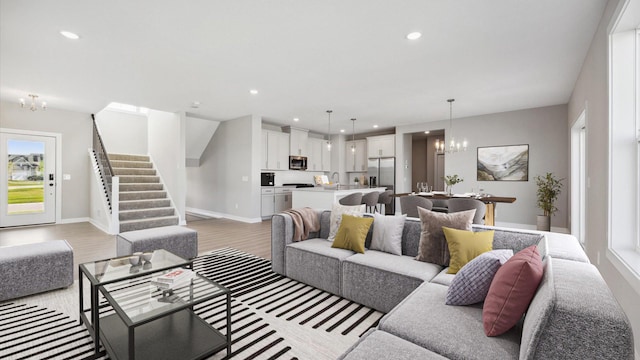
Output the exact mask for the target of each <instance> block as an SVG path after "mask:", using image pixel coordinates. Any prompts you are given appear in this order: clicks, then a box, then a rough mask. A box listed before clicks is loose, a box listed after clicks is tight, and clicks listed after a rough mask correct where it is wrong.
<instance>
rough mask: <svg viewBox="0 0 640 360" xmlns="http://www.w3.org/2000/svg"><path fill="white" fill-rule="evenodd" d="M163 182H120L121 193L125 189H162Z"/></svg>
mask: <svg viewBox="0 0 640 360" xmlns="http://www.w3.org/2000/svg"><path fill="white" fill-rule="evenodd" d="M162 190H164V185H163V184H162V183H127V184H120V193H122V192H124V191H162Z"/></svg>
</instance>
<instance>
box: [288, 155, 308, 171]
mask: <svg viewBox="0 0 640 360" xmlns="http://www.w3.org/2000/svg"><path fill="white" fill-rule="evenodd" d="M289 170H307V157H306V156H289Z"/></svg>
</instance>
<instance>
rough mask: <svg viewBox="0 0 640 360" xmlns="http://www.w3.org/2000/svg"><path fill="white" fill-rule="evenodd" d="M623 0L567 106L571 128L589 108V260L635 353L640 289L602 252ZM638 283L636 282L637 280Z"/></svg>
mask: <svg viewBox="0 0 640 360" xmlns="http://www.w3.org/2000/svg"><path fill="white" fill-rule="evenodd" d="M618 3H619V1H616V0H612V1H609V3H608V4H607V8H606V10H605V14H604V16H603V17H602V20H601V22H600V25H599V27H598V31H597V32H596V34H595V36H594V38H593V41H592V43H591V47H590V49H589V53H588V54H587V57H586V59H585V61H584V64H583V65H582V71H581V72H580V76H579V77H578V80H577V81H576V86H575V88H574V90H573V94H572V96H571V100H570V101H569V105H568V122H569V124H568V126H567V128H570V127H571V125H572V124H573V123H574V122H575V121H576V120H577V119H578V116H580V113H581V112H582V111H583V110H584V109H585V108H586V109H587V112H586V114H587V121H586V122H587V177H588V178H589V182H590V186H589V187H588V188H587V204H588V206H587V208H586V236H585V238H586V240H585V247H586V251H587V254H588V255H589V258H590V259H591V261H592V262H593V263H594V264H597V260H598V254H601V256H600V264H597V266H598V268H599V270H600V272H601V273H602V276H603V277H604V279H605V280H606V281H607V284H608V285H609V287H610V288H611V290H612V291H613V294H614V295H615V297H616V299H617V300H618V302H619V303H620V305H621V306H622V307H623V309H624V310H625V312H626V314H627V316H628V317H629V319H630V320H631V325H632V326H633V332H634V334H635V347H636V352H637V351H638V349H640V308H639V307H638V303H639V302H640V293H638V292H637V291H635V290H634V288H633V286H632V285H631V284H630V283H629V282H628V281H627V280H626V279H625V277H624V275H623V274H622V273H621V272H620V271H618V269H617V268H616V267H615V266H614V265H613V264H612V263H611V261H609V259H608V258H607V256H604V254H605V253H606V251H607V248H608V240H607V239H608V235H609V233H608V227H609V224H608V221H607V218H608V209H607V208H608V202H609V196H608V166H609V164H608V155H609V147H608V146H609V142H608V139H609V99H608V76H607V58H608V50H607V31H606V29H607V26H608V25H609V22H610V21H611V18H612V14H613V12H614V9H615V7H616V6H618ZM631 276H634V275H631ZM635 281H638V280H637V278H636V280H635Z"/></svg>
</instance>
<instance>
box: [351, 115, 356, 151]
mask: <svg viewBox="0 0 640 360" xmlns="http://www.w3.org/2000/svg"><path fill="white" fill-rule="evenodd" d="M351 124H352V126H351V127H352V130H351V152H352V153H354V154H355V152H356V142H355V141H356V119H351Z"/></svg>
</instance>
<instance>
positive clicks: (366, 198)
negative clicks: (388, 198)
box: [362, 191, 380, 213]
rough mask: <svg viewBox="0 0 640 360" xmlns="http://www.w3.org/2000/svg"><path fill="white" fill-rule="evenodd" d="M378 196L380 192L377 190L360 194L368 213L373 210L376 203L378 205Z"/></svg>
mask: <svg viewBox="0 0 640 360" xmlns="http://www.w3.org/2000/svg"><path fill="white" fill-rule="evenodd" d="M379 197H380V193H379V192H377V191H372V192H370V193H366V194H364V195H362V203H363V204H365V205H366V206H367V212H370V213H372V212H375V210H376V205H378V198H379ZM372 209H373V210H372Z"/></svg>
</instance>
